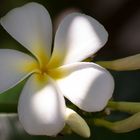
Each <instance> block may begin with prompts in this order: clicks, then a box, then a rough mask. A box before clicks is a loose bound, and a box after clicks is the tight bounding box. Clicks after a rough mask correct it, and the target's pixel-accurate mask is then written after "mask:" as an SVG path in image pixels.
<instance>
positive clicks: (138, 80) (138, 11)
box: [0, 0, 140, 140]
mask: <svg viewBox="0 0 140 140" xmlns="http://www.w3.org/2000/svg"><path fill="white" fill-rule="evenodd" d="M34 1H35V2H39V3H41V4H43V5H44V6H45V7H46V8H47V9H48V11H49V13H50V15H51V17H52V21H53V26H54V34H55V31H56V29H57V26H58V25H59V22H60V21H61V19H62V18H63V16H65V15H66V14H68V13H69V12H72V11H79V12H83V13H86V14H88V15H90V16H92V17H94V18H96V19H97V20H98V21H100V22H101V23H102V24H103V25H104V26H105V28H106V29H107V31H108V32H109V40H108V42H107V44H106V45H105V47H104V48H102V49H101V50H100V51H99V52H98V53H97V55H96V58H95V60H112V59H117V58H122V57H125V56H129V55H133V54H137V53H140V1H139V0H59V1H57V0H34ZM27 2H30V1H29V0H0V17H2V16H4V15H5V14H6V13H7V12H8V11H10V10H11V9H13V8H15V7H18V6H21V5H23V4H25V3H27ZM0 48H11V49H17V50H20V51H24V52H26V51H27V50H25V49H24V48H23V47H21V45H20V44H19V43H18V42H16V41H15V40H14V39H13V38H12V37H11V36H10V35H9V34H8V33H7V32H6V31H4V29H3V28H2V27H1V26H0ZM0 67H1V66H0ZM110 72H111V73H112V75H113V77H114V79H115V83H116V84H115V91H114V100H116V101H133V102H140V71H139V70H137V71H129V72H114V71H110ZM23 85H24V82H23V83H21V84H19V85H18V86H17V87H15V88H13V89H11V90H9V91H8V92H6V93H4V94H1V95H0V112H1V115H0V140H28V139H29V140H46V139H48V140H49V139H50V140H51V139H59V140H62V139H83V138H81V137H80V136H77V135H75V134H73V135H65V136H58V137H56V138H50V137H45V136H29V135H28V134H26V133H25V132H24V130H23V128H22V126H21V125H20V123H19V122H18V118H17V116H16V115H15V114H11V113H10V112H11V111H13V110H14V109H15V105H16V103H17V100H18V97H19V94H20V91H21V89H22V87H23ZM7 102H8V104H7ZM9 103H10V104H9ZM5 111H6V112H9V113H8V114H6V113H4V112H5ZM14 111H16V109H15V110H14ZM125 115H126V114H123V113H119V112H116V113H113V114H112V115H111V116H110V117H111V119H112V120H120V119H121V118H124V117H125ZM90 127H91V131H92V135H91V137H90V138H89V139H94V140H104V139H108V140H118V139H120V140H121V139H122V140H124V139H125V140H131V139H134V140H139V139H140V129H139V130H135V131H133V132H130V133H125V134H115V133H113V132H111V131H110V130H107V129H104V128H100V127H96V126H90Z"/></svg>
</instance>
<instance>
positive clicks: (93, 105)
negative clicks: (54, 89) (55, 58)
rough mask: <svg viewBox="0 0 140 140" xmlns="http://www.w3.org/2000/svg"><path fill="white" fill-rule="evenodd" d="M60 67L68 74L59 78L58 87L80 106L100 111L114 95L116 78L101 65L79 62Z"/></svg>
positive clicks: (90, 110)
mask: <svg viewBox="0 0 140 140" xmlns="http://www.w3.org/2000/svg"><path fill="white" fill-rule="evenodd" d="M59 69H60V70H61V71H62V72H64V73H65V72H67V75H66V76H64V77H63V78H61V79H58V80H57V84H58V87H59V88H60V90H61V92H62V93H63V94H64V95H65V97H66V98H68V99H69V100H70V101H71V102H73V103H74V104H75V105H77V106H78V107H79V108H81V109H83V110H85V111H88V112H95V111H100V110H102V109H103V108H104V107H105V106H106V104H107V102H108V100H109V99H110V98H111V97H112V93H113V90H114V80H113V78H112V76H111V75H110V73H109V72H108V71H107V70H105V69H104V68H102V67H100V66H99V65H96V64H94V63H86V62H79V63H78V62H77V63H73V64H69V65H65V66H62V67H60V68H59Z"/></svg>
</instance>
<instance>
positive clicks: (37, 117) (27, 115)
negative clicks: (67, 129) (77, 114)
mask: <svg viewBox="0 0 140 140" xmlns="http://www.w3.org/2000/svg"><path fill="white" fill-rule="evenodd" d="M18 114H19V120H20V121H21V123H22V125H23V127H24V129H25V130H26V131H27V132H28V133H29V134H32V135H48V136H52V135H56V134H58V133H59V132H60V131H61V130H62V129H63V127H64V123H65V101H64V97H63V95H62V94H60V93H59V91H58V90H57V89H56V87H55V86H54V84H53V82H52V80H51V79H50V78H49V77H48V76H44V79H41V78H39V76H38V75H36V74H33V75H32V76H31V77H30V78H29V79H28V81H27V83H26V85H25V87H24V88H23V91H22V93H21V96H20V99H19V105H18Z"/></svg>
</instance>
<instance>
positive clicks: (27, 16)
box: [0, 2, 52, 60]
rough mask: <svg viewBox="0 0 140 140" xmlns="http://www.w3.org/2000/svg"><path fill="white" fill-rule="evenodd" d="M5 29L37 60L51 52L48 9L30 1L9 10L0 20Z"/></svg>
mask: <svg viewBox="0 0 140 140" xmlns="http://www.w3.org/2000/svg"><path fill="white" fill-rule="evenodd" d="M0 23H1V25H2V26H3V27H4V28H5V30H6V31H7V32H8V33H9V34H10V35H11V36H12V37H13V38H15V39H16V40H17V41H18V42H19V43H21V44H22V45H23V46H24V47H26V48H27V49H28V50H29V51H31V52H32V53H33V54H34V55H35V56H36V57H37V58H38V59H39V60H40V59H48V58H49V56H50V53H51V43H52V23H51V19H50V16H49V13H48V11H47V10H46V9H45V8H44V7H43V6H42V5H40V4H37V3H34V2H31V3H28V4H26V5H24V6H22V7H19V8H15V9H13V10H11V11H10V12H9V13H8V14H7V15H6V16H5V17H3V18H1V20H0Z"/></svg>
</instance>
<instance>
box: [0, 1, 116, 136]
mask: <svg viewBox="0 0 140 140" xmlns="http://www.w3.org/2000/svg"><path fill="white" fill-rule="evenodd" d="M0 22H1V25H2V26H3V27H4V29H5V30H6V31H7V32H8V33H9V34H10V35H11V36H12V37H13V38H14V39H16V40H17V41H18V42H19V43H20V44H22V45H23V46H24V47H25V48H26V49H28V50H29V51H30V52H31V53H32V55H28V54H25V53H23V52H20V51H17V50H10V49H1V50H0V66H1V67H0V92H4V91H6V90H8V89H9V88H11V87H13V86H15V85H16V84H18V83H19V82H20V81H22V80H23V79H25V78H27V77H28V80H27V82H26V84H25V86H24V88H23V90H22V93H21V95H20V98H19V103H18V115H19V120H20V122H21V123H22V125H23V127H24V129H25V130H26V131H27V132H28V133H30V134H33V135H48V136H51V135H57V134H58V133H59V132H60V131H61V130H62V129H63V128H64V126H65V116H66V105H65V100H64V97H66V98H67V99H69V100H70V101H71V102H72V103H73V104H75V105H76V106H78V107H79V108H80V109H82V110H84V111H87V112H96V111H101V110H102V109H103V108H104V107H105V106H106V104H107V102H108V100H109V99H110V98H111V96H112V93H113V89H114V81H113V78H112V76H111V75H110V73H109V72H108V71H107V70H106V69H104V68H102V67H101V66H99V65H97V64H94V63H90V62H81V61H82V60H84V59H86V58H88V57H89V56H91V55H93V54H94V53H96V52H97V51H98V50H99V49H100V48H101V47H102V46H103V45H104V44H105V43H106V41H107V38H108V33H107V32H106V30H105V29H104V27H103V26H102V25H101V24H100V23H99V22H98V21H96V20H95V19H93V18H92V17H90V16H87V15H84V14H81V13H71V14H69V15H67V16H66V17H65V18H64V19H63V20H62V22H61V23H60V25H59V27H58V29H57V31H56V35H55V38H54V47H53V50H52V47H51V46H52V23H51V19H50V16H49V13H48V11H47V10H46V9H45V8H44V7H43V6H42V5H40V4H37V3H33V2H32V3H28V4H26V5H24V6H22V7H19V8H16V9H13V10H11V11H10V12H9V13H8V14H7V15H6V16H5V17H3V18H1V20H0Z"/></svg>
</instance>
